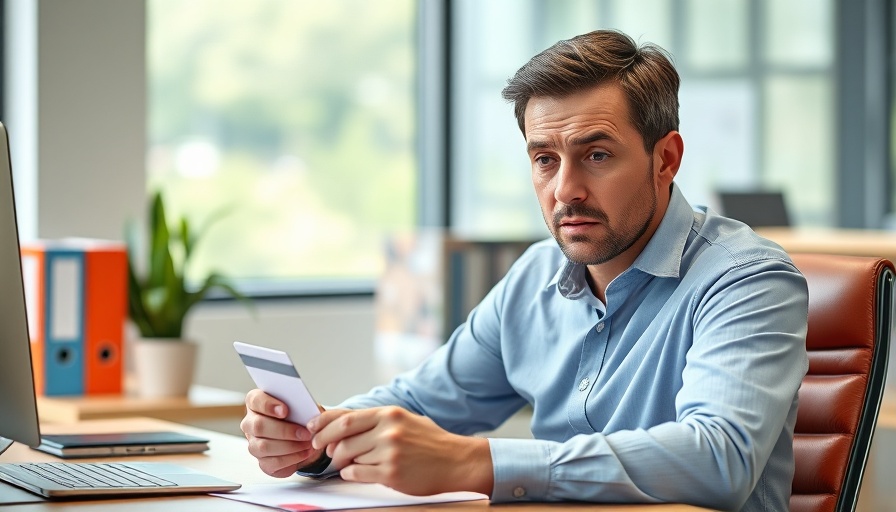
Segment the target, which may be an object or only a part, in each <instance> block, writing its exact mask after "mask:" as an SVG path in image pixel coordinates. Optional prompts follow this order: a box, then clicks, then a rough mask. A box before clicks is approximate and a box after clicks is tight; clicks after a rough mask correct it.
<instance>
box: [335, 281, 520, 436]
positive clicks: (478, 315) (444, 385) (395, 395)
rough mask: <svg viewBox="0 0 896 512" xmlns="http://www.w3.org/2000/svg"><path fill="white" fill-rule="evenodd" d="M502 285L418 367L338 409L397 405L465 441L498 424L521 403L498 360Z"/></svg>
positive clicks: (348, 401) (353, 398)
mask: <svg viewBox="0 0 896 512" xmlns="http://www.w3.org/2000/svg"><path fill="white" fill-rule="evenodd" d="M511 272H513V270H512V269H511ZM508 275H509V274H508ZM506 280H507V277H506V276H505V279H504V280H502V281H501V282H499V283H498V284H497V285H496V286H495V287H494V288H493V289H492V290H491V291H490V292H489V293H488V294H487V295H486V297H485V298H484V299H483V300H482V302H480V303H479V305H478V306H477V307H476V308H475V309H474V310H473V311H472V312H471V313H470V315H469V316H468V318H467V321H466V323H464V324H463V325H461V326H460V327H458V328H457V329H456V330H455V331H454V333H453V334H452V335H451V337H450V338H449V340H448V342H447V343H446V344H445V345H442V346H441V347H439V349H437V350H436V351H435V352H434V353H433V354H432V355H431V356H430V357H429V358H427V359H426V361H424V362H423V364H421V365H420V366H418V367H417V368H416V369H414V370H411V371H409V372H406V373H404V374H402V375H399V376H397V377H396V378H395V379H393V380H392V382H391V383H389V384H388V385H386V386H380V387H376V388H374V389H372V390H371V391H370V392H368V393H366V394H363V395H358V396H355V397H352V398H349V399H348V400H346V401H345V402H343V403H342V404H340V405H339V406H338V407H341V408H349V409H359V408H367V407H378V406H384V405H397V406H400V407H402V408H404V409H407V410H409V411H412V412H415V413H417V414H421V415H425V416H427V417H429V418H430V419H432V420H433V421H434V422H435V423H436V424H437V425H439V426H440V427H442V428H443V429H445V430H447V431H449V432H453V433H457V434H466V435H469V434H475V433H479V432H484V431H488V430H493V429H495V428H497V427H498V426H499V425H501V424H502V423H504V421H505V420H506V419H507V418H509V417H510V416H511V415H513V414H514V413H515V412H516V411H518V410H519V409H520V408H521V407H522V406H523V405H525V403H526V401H525V399H523V398H522V397H521V396H519V394H517V392H516V391H515V390H514V389H513V387H512V386H511V385H510V383H509V382H508V380H507V375H506V373H505V369H504V366H503V359H502V357H501V348H500V330H501V329H500V314H499V311H500V302H501V300H502V294H503V293H504V289H505V283H506Z"/></svg>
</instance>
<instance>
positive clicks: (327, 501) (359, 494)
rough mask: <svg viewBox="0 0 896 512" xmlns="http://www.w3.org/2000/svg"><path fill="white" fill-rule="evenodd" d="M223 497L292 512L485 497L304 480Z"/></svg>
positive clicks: (254, 486)
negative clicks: (422, 493)
mask: <svg viewBox="0 0 896 512" xmlns="http://www.w3.org/2000/svg"><path fill="white" fill-rule="evenodd" d="M215 496H219V497H221V498H227V499H231V500H237V501H244V502H246V503H254V504H256V505H264V506H267V507H274V508H279V509H281V510H289V511H293V512H305V511H313V510H342V509H349V508H374V507H400V506H402V505H424V504H429V503H448V502H452V501H473V500H485V499H488V496H486V495H484V494H479V493H475V492H448V493H443V494H436V495H434V496H410V495H408V494H403V493H400V492H398V491H396V490H393V489H390V488H388V487H386V486H384V485H380V484H363V483H357V482H346V481H345V480H342V479H339V478H330V479H327V480H313V479H310V478H309V479H301V480H291V481H289V482H283V483H273V484H250V485H244V486H243V487H241V488H240V489H239V490H237V491H233V492H228V493H220V494H215Z"/></svg>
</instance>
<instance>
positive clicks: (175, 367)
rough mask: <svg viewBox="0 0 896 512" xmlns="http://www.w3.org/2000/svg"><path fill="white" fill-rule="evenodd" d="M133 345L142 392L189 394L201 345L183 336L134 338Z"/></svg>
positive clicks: (147, 394) (151, 395)
mask: <svg viewBox="0 0 896 512" xmlns="http://www.w3.org/2000/svg"><path fill="white" fill-rule="evenodd" d="M132 348H133V350H134V352H133V356H134V372H135V373H136V375H137V393H138V394H139V395H140V396H142V397H147V398H162V397H177V396H187V394H188V393H189V391H190V385H191V384H192V383H193V372H194V369H195V367H196V352H197V350H198V348H199V345H197V344H196V343H194V342H192V341H187V340H180V339H165V338H154V339H153V338H143V339H138V340H135V341H134V345H133V347H132Z"/></svg>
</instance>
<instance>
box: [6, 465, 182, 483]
mask: <svg viewBox="0 0 896 512" xmlns="http://www.w3.org/2000/svg"><path fill="white" fill-rule="evenodd" d="M8 466H15V467H18V468H19V469H21V470H23V471H24V472H26V473H29V474H33V475H35V476H38V477H41V478H45V479H47V480H50V481H52V482H55V483H57V484H59V485H63V486H65V487H68V488H70V489H100V488H145V487H170V486H173V485H176V484H175V483H174V482H170V481H168V480H164V479H162V478H159V477H157V476H155V475H151V474H149V473H146V472H144V471H140V470H139V469H134V468H132V467H130V466H128V465H126V464H119V463H115V462H104V463H90V462H78V463H73V462H41V463H19V464H8Z"/></svg>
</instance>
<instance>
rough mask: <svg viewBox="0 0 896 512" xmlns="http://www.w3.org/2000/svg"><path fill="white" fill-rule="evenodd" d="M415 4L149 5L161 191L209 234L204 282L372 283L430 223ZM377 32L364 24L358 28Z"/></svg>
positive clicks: (386, 0)
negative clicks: (394, 240)
mask: <svg viewBox="0 0 896 512" xmlns="http://www.w3.org/2000/svg"><path fill="white" fill-rule="evenodd" d="M415 16H416V5H415V2H414V1H413V0H378V1H376V2H369V1H367V0H340V1H334V2H319V1H314V0H253V1H252V2H245V1H241V0H194V1H191V2H181V1H178V0H148V1H147V52H148V53H147V66H148V73H147V76H148V81H149V87H148V95H149V99H148V118H149V139H150V140H149V144H148V155H147V175H148V181H149V187H148V188H149V189H150V190H155V189H161V190H163V192H164V194H165V195H166V198H167V201H168V203H170V204H171V209H172V210H175V212H176V213H182V214H185V215H187V216H188V217H189V218H191V219H194V222H195V223H202V222H203V221H204V220H206V219H211V218H214V217H218V213H220V212H226V213H225V214H224V215H221V216H220V219H219V220H218V221H216V223H215V224H213V225H212V227H211V228H210V230H209V232H208V236H207V238H206V239H205V240H204V241H203V244H204V245H203V246H200V247H199V248H198V249H197V254H196V257H197V259H196V266H195V267H194V268H193V270H194V271H198V272H206V271H208V270H210V269H215V270H219V271H222V272H225V273H227V274H228V275H232V276H237V277H238V278H240V279H241V280H242V281H251V282H253V283H256V284H258V283H260V284H262V285H263V286H265V287H266V288H270V287H271V286H276V285H279V286H281V287H283V286H285V287H289V288H290V289H292V290H295V289H298V288H301V287H304V289H308V288H309V287H314V286H315V283H317V284H319V285H324V284H326V285H333V284H334V283H342V284H343V285H347V284H351V283H356V282H358V281H359V280H360V281H362V282H363V281H364V280H367V281H368V282H369V281H370V280H372V278H374V277H375V276H376V275H377V273H378V272H379V271H380V268H381V260H382V254H383V249H382V247H383V240H384V236H385V235H386V234H387V233H389V232H391V231H400V230H407V229H410V228H412V227H413V226H414V224H415V221H416V211H415V208H416V203H415V201H416V195H415V194H416V180H417V172H418V171H417V163H416V161H417V158H416V153H415V144H416V139H415V138H416V133H415V122H414V119H415V118H414V115H415V87H416V70H415V66H416V64H415V47H416V42H415V21H416V17H415ZM359 20H363V23H359V22H358V21H359Z"/></svg>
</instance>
